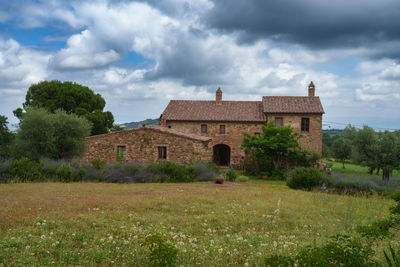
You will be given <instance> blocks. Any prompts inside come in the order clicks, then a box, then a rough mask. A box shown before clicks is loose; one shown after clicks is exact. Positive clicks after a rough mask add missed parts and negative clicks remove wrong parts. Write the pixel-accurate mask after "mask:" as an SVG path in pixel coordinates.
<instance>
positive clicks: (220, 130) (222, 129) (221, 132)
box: [219, 125, 225, 134]
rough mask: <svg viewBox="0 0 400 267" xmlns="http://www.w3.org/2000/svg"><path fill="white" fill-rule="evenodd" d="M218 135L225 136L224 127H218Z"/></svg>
mask: <svg viewBox="0 0 400 267" xmlns="http://www.w3.org/2000/svg"><path fill="white" fill-rule="evenodd" d="M219 133H220V134H225V125H220V126H219Z"/></svg>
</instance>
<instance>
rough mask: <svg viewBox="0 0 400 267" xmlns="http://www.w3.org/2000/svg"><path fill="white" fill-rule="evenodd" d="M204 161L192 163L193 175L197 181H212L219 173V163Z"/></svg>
mask: <svg viewBox="0 0 400 267" xmlns="http://www.w3.org/2000/svg"><path fill="white" fill-rule="evenodd" d="M214 165H215V163H213V164H209V163H204V162H195V163H192V165H191V166H190V167H191V171H193V176H194V177H195V180H196V181H199V182H202V181H212V180H213V178H214V177H216V176H217V174H218V167H217V165H215V166H214Z"/></svg>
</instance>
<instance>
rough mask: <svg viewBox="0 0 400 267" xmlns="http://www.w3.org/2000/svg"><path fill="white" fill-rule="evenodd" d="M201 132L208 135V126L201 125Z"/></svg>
mask: <svg viewBox="0 0 400 267" xmlns="http://www.w3.org/2000/svg"><path fill="white" fill-rule="evenodd" d="M201 132H202V133H207V124H202V125H201Z"/></svg>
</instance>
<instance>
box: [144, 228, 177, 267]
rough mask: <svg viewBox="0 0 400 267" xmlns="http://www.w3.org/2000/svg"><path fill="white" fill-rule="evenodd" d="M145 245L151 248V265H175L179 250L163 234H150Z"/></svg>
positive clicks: (166, 266)
mask: <svg viewBox="0 0 400 267" xmlns="http://www.w3.org/2000/svg"><path fill="white" fill-rule="evenodd" d="M144 245H145V246H147V247H148V248H149V249H150V264H151V266H165V267H168V266H175V261H176V256H177V254H178V250H177V249H176V248H175V247H174V246H173V245H171V244H169V243H168V242H167V241H165V240H164V239H163V238H162V237H161V236H159V235H151V236H148V237H147V238H146V240H145V242H144Z"/></svg>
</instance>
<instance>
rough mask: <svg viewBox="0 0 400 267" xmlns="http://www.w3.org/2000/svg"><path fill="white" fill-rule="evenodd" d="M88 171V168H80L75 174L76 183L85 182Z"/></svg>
mask: <svg viewBox="0 0 400 267" xmlns="http://www.w3.org/2000/svg"><path fill="white" fill-rule="evenodd" d="M86 173H87V170H86V168H79V169H78V171H76V172H75V173H74V181H83V180H85V177H86Z"/></svg>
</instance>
